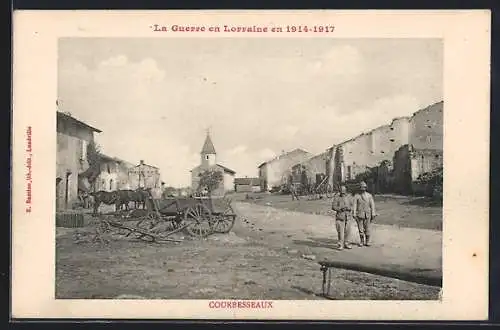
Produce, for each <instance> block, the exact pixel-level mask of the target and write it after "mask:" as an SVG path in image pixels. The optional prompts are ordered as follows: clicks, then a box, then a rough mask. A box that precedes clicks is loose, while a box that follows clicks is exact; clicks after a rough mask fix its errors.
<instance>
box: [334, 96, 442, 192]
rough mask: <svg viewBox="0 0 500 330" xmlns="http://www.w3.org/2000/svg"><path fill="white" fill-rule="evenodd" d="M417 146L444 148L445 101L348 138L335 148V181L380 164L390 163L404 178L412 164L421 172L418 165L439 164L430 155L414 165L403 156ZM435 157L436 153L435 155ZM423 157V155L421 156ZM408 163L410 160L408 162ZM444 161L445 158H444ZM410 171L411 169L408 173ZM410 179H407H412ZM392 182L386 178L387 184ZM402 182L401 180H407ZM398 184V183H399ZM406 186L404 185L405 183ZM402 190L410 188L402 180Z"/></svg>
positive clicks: (384, 170)
mask: <svg viewBox="0 0 500 330" xmlns="http://www.w3.org/2000/svg"><path fill="white" fill-rule="evenodd" d="M408 145H410V146H413V149H415V150H441V151H442V150H443V102H439V103H436V104H433V105H431V106H429V107H427V108H425V109H422V110H419V111H417V112H415V113H414V114H413V115H412V116H411V117H398V118H395V119H393V120H392V122H391V123H390V124H389V125H383V126H380V127H377V128H375V129H373V130H371V131H370V132H368V133H363V134H361V135H358V136H357V137H355V138H352V139H350V140H347V141H345V142H343V143H341V144H339V145H338V146H337V147H332V148H331V150H332V159H333V164H331V169H332V172H331V175H330V176H331V182H332V184H335V183H336V182H337V183H338V182H341V181H342V182H343V181H348V180H353V179H355V177H356V175H358V174H361V173H364V172H365V171H366V170H367V169H368V168H369V167H370V168H374V167H378V166H380V164H381V163H383V162H386V161H388V162H390V163H392V165H393V166H394V171H395V175H396V176H398V177H399V179H395V178H392V179H394V180H396V181H398V180H399V181H401V180H403V179H402V176H405V175H407V174H408V175H412V174H411V173H412V172H411V170H410V169H409V168H407V167H408V166H414V167H415V166H416V168H415V169H414V171H413V172H414V173H417V171H418V172H419V173H421V170H420V169H419V170H417V168H424V167H425V168H430V167H432V166H434V165H432V166H431V165H429V166H428V165H425V164H436V162H437V158H436V159H433V160H432V161H431V160H430V158H429V159H428V157H427V156H424V158H425V159H424V160H419V161H418V162H417V163H418V165H417V163H415V164H414V165H411V164H410V163H409V160H408V162H406V161H402V160H401V158H403V159H407V158H408V157H409V156H405V153H408V152H409V151H408V148H409V147H406V149H405V148H403V149H401V148H402V147H404V146H408ZM434 157H435V155H434ZM420 158H421V155H420ZM405 162H406V163H405ZM441 163H442V159H441ZM420 164H424V165H420ZM385 167H387V164H385V165H384V168H383V169H381V170H382V171H383V173H382V172H381V174H382V175H383V176H384V177H388V176H389V174H387V173H385V172H387V171H388V170H387V169H386V168H385ZM406 171H409V172H408V173H407V174H403V173H406ZM392 179H391V180H392ZM408 180H409V179H408V178H405V179H404V180H403V181H404V182H408ZM388 181H390V180H389V179H387V180H386V179H384V183H383V184H384V185H386V183H387V182H388ZM403 181H401V182H403ZM395 185H398V183H395ZM401 185H402V186H401ZM397 189H398V190H405V189H407V183H400V184H399V188H397Z"/></svg>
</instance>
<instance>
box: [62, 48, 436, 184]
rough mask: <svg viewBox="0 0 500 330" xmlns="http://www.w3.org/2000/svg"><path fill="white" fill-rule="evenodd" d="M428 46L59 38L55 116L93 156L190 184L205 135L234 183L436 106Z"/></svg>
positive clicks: (433, 50)
mask: <svg viewBox="0 0 500 330" xmlns="http://www.w3.org/2000/svg"><path fill="white" fill-rule="evenodd" d="M442 85H443V45H442V41H441V40H438V39H330V38H297V39H295V38H283V39H275V38H203V39H201V38H200V39H199V38H185V39H181V38H165V39H162V38H140V39H139V38H136V39H132V38H114V39H108V38H62V39H60V40H59V56H58V100H59V106H58V108H59V110H60V111H65V112H69V113H71V115H73V116H74V117H75V118H77V119H80V120H82V121H84V122H86V123H88V124H90V125H92V126H94V127H97V128H99V129H101V130H102V131H103V132H102V133H98V134H96V140H97V142H98V144H99V145H100V146H101V149H102V151H103V153H105V154H107V155H109V156H114V157H118V158H121V159H124V160H127V161H129V162H131V163H134V164H136V163H139V161H140V160H144V161H145V162H146V163H147V164H151V165H154V166H157V167H159V168H160V172H161V178H162V180H163V181H164V182H165V183H166V184H167V185H172V186H175V187H181V186H188V185H189V184H190V172H189V171H190V170H191V169H192V168H193V167H195V166H197V165H199V163H200V151H201V148H202V145H203V142H204V140H205V136H206V132H207V129H209V130H210V134H211V137H212V140H213V142H214V145H215V149H216V151H217V162H218V163H220V164H222V165H224V166H226V167H229V168H231V169H233V170H234V171H236V172H237V173H236V177H245V176H249V177H250V176H257V173H258V171H257V166H258V165H259V164H260V163H262V162H264V161H266V160H269V159H271V158H273V157H274V156H276V155H278V154H280V153H281V152H283V151H290V150H292V149H295V148H302V149H304V150H307V151H309V152H311V153H313V154H318V153H321V152H323V151H325V150H326V149H327V148H328V147H330V146H332V145H334V144H338V143H340V142H342V141H344V140H347V139H349V138H351V137H354V136H356V135H358V134H360V133H362V132H364V131H367V130H370V129H372V128H375V127H377V126H380V125H384V124H389V123H390V121H391V119H392V118H394V117H398V116H407V115H411V114H412V113H414V112H416V111H418V110H419V109H421V108H424V107H426V106H428V105H431V104H433V103H436V102H439V101H441V100H442V99H443V86H442Z"/></svg>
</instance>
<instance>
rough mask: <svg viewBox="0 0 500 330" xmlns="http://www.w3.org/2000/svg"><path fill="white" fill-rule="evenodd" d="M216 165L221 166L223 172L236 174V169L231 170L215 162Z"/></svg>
mask: <svg viewBox="0 0 500 330" xmlns="http://www.w3.org/2000/svg"><path fill="white" fill-rule="evenodd" d="M217 166H219V167H221V168H222V169H223V170H224V172H228V173H231V174H236V171H233V170H232V169H230V168H227V167H225V166H224V165H221V164H217Z"/></svg>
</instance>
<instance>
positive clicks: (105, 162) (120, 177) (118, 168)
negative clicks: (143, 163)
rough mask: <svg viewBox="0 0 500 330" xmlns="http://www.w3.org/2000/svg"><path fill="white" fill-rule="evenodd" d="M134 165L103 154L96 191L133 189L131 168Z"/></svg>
mask: <svg viewBox="0 0 500 330" xmlns="http://www.w3.org/2000/svg"><path fill="white" fill-rule="evenodd" d="M133 167H134V166H133V165H132V164H131V163H128V162H126V161H124V160H121V159H119V158H116V157H110V156H106V155H103V154H101V171H100V173H99V176H98V177H97V179H96V183H95V189H96V191H99V190H104V191H115V190H124V189H131V186H132V184H131V180H130V173H129V172H130V170H131V169H132V168H133Z"/></svg>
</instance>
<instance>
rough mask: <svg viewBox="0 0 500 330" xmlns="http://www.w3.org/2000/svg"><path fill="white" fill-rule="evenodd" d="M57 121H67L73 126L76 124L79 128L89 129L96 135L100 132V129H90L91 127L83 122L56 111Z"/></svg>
mask: <svg viewBox="0 0 500 330" xmlns="http://www.w3.org/2000/svg"><path fill="white" fill-rule="evenodd" d="M57 119H61V120H65V121H69V122H71V123H74V124H76V125H78V126H81V127H85V128H87V129H90V130H91V131H94V132H97V133H101V132H102V131H101V130H100V129H97V128H95V127H92V126H90V125H88V124H86V123H84V122H83V121H81V120H78V119H76V118H75V117H73V116H70V115H68V114H65V113H64V112H61V111H57Z"/></svg>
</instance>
